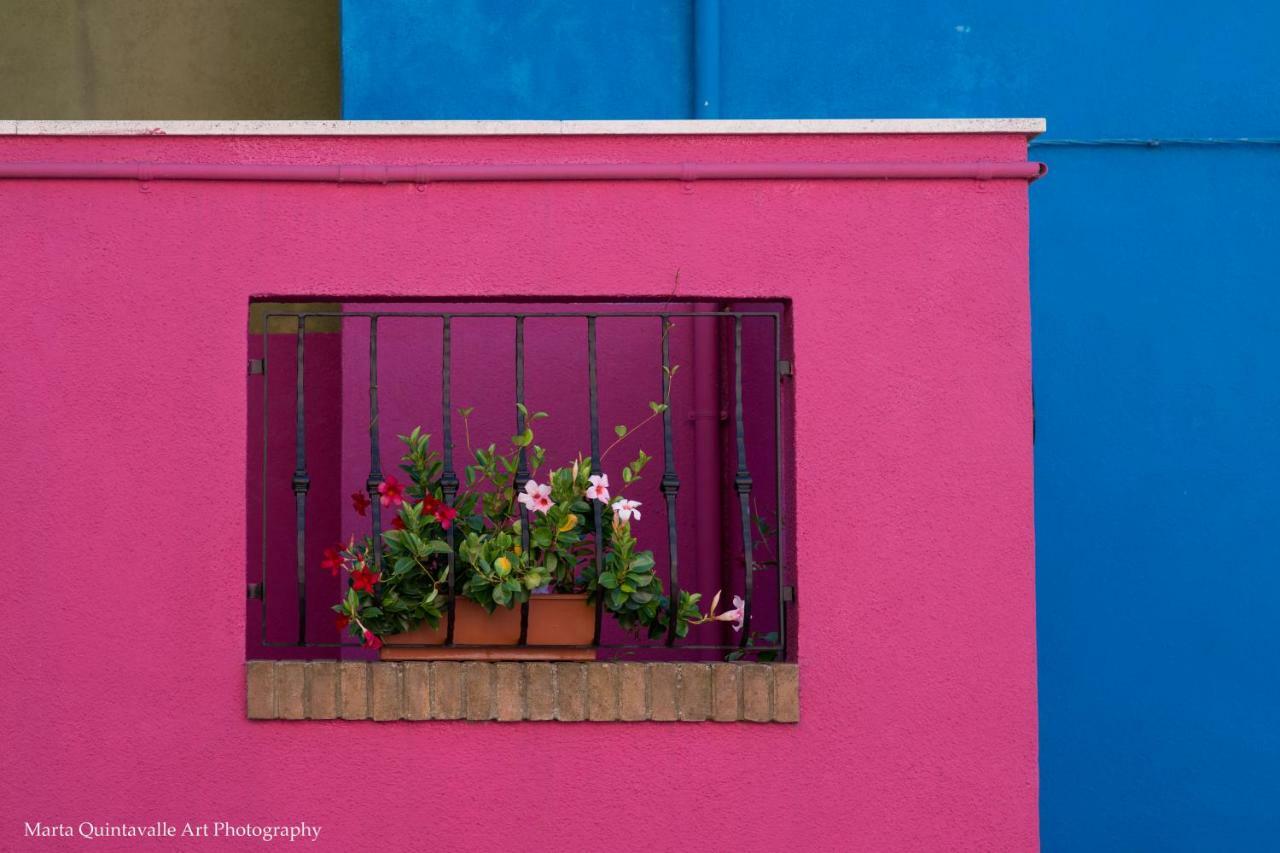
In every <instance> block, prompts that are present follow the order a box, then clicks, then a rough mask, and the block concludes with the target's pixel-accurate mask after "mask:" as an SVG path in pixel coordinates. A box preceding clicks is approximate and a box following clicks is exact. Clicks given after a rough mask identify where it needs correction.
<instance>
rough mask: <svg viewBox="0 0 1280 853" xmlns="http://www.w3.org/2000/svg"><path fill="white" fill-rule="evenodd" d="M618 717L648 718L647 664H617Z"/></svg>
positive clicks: (629, 718)
mask: <svg viewBox="0 0 1280 853" xmlns="http://www.w3.org/2000/svg"><path fill="white" fill-rule="evenodd" d="M618 669H619V678H618V718H619V719H622V720H647V719H649V665H648V664H644V663H623V664H618Z"/></svg>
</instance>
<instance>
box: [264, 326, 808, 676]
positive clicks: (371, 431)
mask: <svg viewBox="0 0 1280 853" xmlns="http://www.w3.org/2000/svg"><path fill="white" fill-rule="evenodd" d="M738 304H741V303H738ZM289 307H294V306H289ZM262 317H263V322H262V324H261V325H262V328H261V342H262V348H261V355H262V358H261V359H257V360H251V362H250V373H254V374H261V380H260V381H261V405H262V469H261V492H262V537H261V538H262V542H261V553H262V563H261V576H260V580H259V581H258V582H256V583H250V584H249V587H248V596H249V598H250V599H256V600H257V601H258V606H259V607H260V610H261V623H262V630H261V639H260V643H261V645H262V646H264V647H273V648H278V649H283V648H294V649H298V648H312V649H316V648H331V649H338V648H345V647H349V648H360V647H361V644H360V643H358V642H347V641H339V642H325V641H316V640H313V639H309V637H308V627H307V612H308V571H307V569H308V566H307V546H308V540H307V500H308V494H309V492H310V490H311V485H312V480H311V476H310V473H309V471H308V458H307V450H306V447H307V444H306V442H307V412H306V405H305V402H306V390H307V389H306V387H305V371H304V365H305V363H306V358H307V340H308V325H309V324H310V325H311V326H312V327H313V328H314V327H315V326H316V325H318V324H319V323H322V322H328V323H333V322H337V323H338V324H339V325H341V324H344V323H346V322H350V321H356V322H365V323H367V329H368V383H367V384H368V398H369V405H368V418H369V426H368V452H369V469H368V477H367V480H366V482H365V483H364V486H365V489H366V490H367V493H368V495H369V498H370V504H369V510H370V513H371V515H370V523H371V526H372V535H373V542H375V543H380V542H381V534H382V532H383V517H382V507H381V504H380V501H379V500H378V498H379V494H378V487H379V485H380V484H382V483H383V482H384V479H385V475H384V472H383V471H382V463H381V450H382V448H381V447H380V443H381V439H380V419H379V416H380V412H379V401H378V386H379V363H378V344H379V323H380V321H385V320H388V319H389V318H409V319H415V320H421V321H434V324H433V325H434V330H435V331H434V332H429V334H432V335H434V334H438V342H439V347H440V349H439V352H440V363H441V394H440V403H439V404H440V411H441V416H442V427H443V428H442V431H441V438H442V443H443V446H442V448H441V453H442V461H443V472H442V474H441V476H440V481H439V485H440V487H441V490H442V492H443V495H444V502H445V503H446V504H447V505H449V506H453V503H454V499H455V497H456V495H457V494H458V489H459V479H458V471H459V468H458V465H457V461H456V459H455V455H456V453H457V452H458V450H459V448H458V447H457V446H456V444H455V436H454V429H453V417H452V415H453V411H454V410H453V405H454V393H453V392H454V387H453V386H454V374H455V364H454V357H455V356H454V344H455V331H456V321H458V320H463V319H507V320H511V321H514V333H515V341H514V345H515V346H514V352H515V359H514V364H513V365H512V367H513V369H514V374H515V394H514V400H512V401H511V402H512V403H514V404H518V405H516V406H515V407H514V408H515V410H516V416H515V423H514V426H515V430H516V434H517V435H519V434H521V433H523V432H524V430H525V427H526V415H525V414H524V408H523V404H524V403H525V402H526V401H525V371H526V359H525V327H526V323H527V322H528V321H531V320H540V319H551V318H558V319H573V320H580V321H581V334H582V346H583V348H584V349H585V362H586V377H585V378H586V380H587V390H588V395H587V396H588V420H589V436H590V450H591V465H592V473H593V474H600V473H601V472H602V471H601V453H600V446H601V437H600V395H599V381H598V370H597V366H598V353H597V329H598V327H599V326H600V325H602V324H605V323H610V322H614V321H617V320H622V319H650V320H653V321H655V325H654V333H655V334H656V335H658V336H659V337H660V340H661V344H660V349H661V364H660V365H655V366H654V368H653V369H654V371H655V373H656V372H657V371H658V370H659V369H661V376H662V381H661V387H662V390H663V393H664V396H665V398H669V396H670V392H671V382H672V378H673V373H672V362H671V353H670V338H669V335H668V334H667V330H668V329H669V328H670V324H672V322H673V321H674V320H675V319H677V318H699V319H708V318H718V319H717V320H716V322H717V324H721V323H723V324H726V325H727V326H728V329H727V330H726V331H727V333H728V334H727V335H726V337H727V338H728V340H727V341H726V346H725V351H726V356H727V357H728V358H729V364H730V369H729V370H726V371H724V373H725V376H724V377H723V378H724V379H725V380H727V383H728V385H729V389H727V393H728V394H729V395H730V397H731V407H730V408H731V409H732V412H731V413H728V412H725V413H722V417H723V416H725V415H727V418H728V419H729V421H730V425H729V435H730V437H731V441H732V444H733V453H732V454H730V456H731V459H730V461H731V462H732V464H733V468H732V470H731V474H732V478H731V484H732V490H733V492H734V493H735V494H736V498H737V500H736V502H735V503H736V512H737V514H738V515H739V518H738V520H737V523H738V526H739V527H740V531H741V543H740V545H741V554H740V558H741V559H740V562H741V570H742V573H743V574H742V587H741V589H742V592H743V596H742V597H743V599H744V602H745V606H744V617H743V628H742V630H741V632H740V634H739V635H738V636H736V637H734V641H733V642H732V643H682V642H680V641H679V640H678V639H677V637H676V634H675V627H676V622H677V620H676V619H675V618H674V617H673V618H671V619H670V620H669V627H668V629H667V633H666V636H665V638H661V639H659V640H657V641H651V642H624V643H607V642H602V639H601V622H602V616H603V611H604V609H603V607H602V597H599V596H598V597H597V602H596V608H595V625H596V627H595V637H594V640H593V643H592V646H591V647H590V648H598V649H601V650H618V651H619V652H623V651H635V650H650V651H653V652H662V653H678V652H680V651H689V652H697V651H703V652H737V653H739V654H741V653H742V652H743V651H747V652H749V653H751V654H758V653H770V654H771V655H773V656H776V659H778V660H783V659H786V656H787V652H788V648H787V626H788V622H789V619H788V610H789V608H791V607H792V606H794V600H795V587H794V583H793V582H792V581H790V580H789V575H788V569H787V554H788V539H787V536H788V517H787V512H786V494H787V485H788V480H787V473H786V465H787V460H788V457H787V455H786V453H785V452H784V451H785V446H784V431H785V430H786V428H787V423H786V418H785V417H784V405H785V403H786V400H787V397H788V395H787V394H786V393H785V389H784V383H785V380H786V379H787V378H788V377H790V375H791V372H792V371H791V362H790V361H787V360H784V335H785V329H784V310H783V309H782V308H780V307H777V308H776V310H683V311H681V310H667V308H664V310H660V311H633V310H626V309H625V308H623V310H616V311H615V310H609V311H600V310H594V311H568V310H565V311H515V312H512V311H455V312H449V311H404V310H385V311H377V310H369V311H363V310H332V311H331V310H305V309H303V310H290V311H286V310H279V311H276V310H272V311H269V312H268V313H265V314H263V315H262ZM757 319H758V320H760V321H763V322H767V323H768V324H769V326H770V329H771V337H772V351H771V353H770V356H771V357H770V358H769V359H768V362H769V364H771V366H772V369H771V370H770V371H769V375H768V376H766V377H760V376H758V375H757V376H755V377H753V379H754V380H755V381H757V382H759V381H761V379H764V380H767V382H768V383H770V386H771V394H770V396H771V398H772V403H773V412H772V427H773V428H772V432H773V436H772V438H773V444H774V446H773V448H772V459H773V464H772V466H771V468H772V470H770V471H767V472H760V471H752V470H750V468H749V466H748V454H747V446H748V445H747V442H748V439H749V436H748V429H747V426H746V418H745V416H744V410H743V399H744V394H743V370H744V366H743V346H744V345H743V324H744V321H755V320H757ZM282 324H292V325H293V327H294V330H295V331H294V335H295V336H296V343H295V346H294V362H295V364H294V365H293V367H294V369H295V370H296V377H295V381H294V383H293V386H294V387H293V389H292V393H293V398H294V406H293V409H294V413H295V416H294V424H293V432H294V440H293V445H294V459H293V466H292V472H291V474H289V475H288V476H289V483H290V487H291V489H292V492H293V496H294V525H295V528H296V530H295V533H296V549H295V557H296V573H295V578H296V580H295V584H294V589H293V590H288V589H287V588H279V587H277V586H276V584H275V583H268V575H269V572H268V549H267V534H268V527H269V525H270V524H271V520H270V519H269V518H268V514H267V490H268V487H269V484H271V483H273V482H274V483H279V481H280V479H281V478H283V477H285V476H286V475H285V473H284V470H285V469H283V468H282V467H273V466H277V464H278V463H277V461H276V460H273V459H271V458H269V452H268V450H269V448H268V445H269V442H268V433H269V428H268V415H269V411H270V405H269V402H270V400H271V394H272V393H273V389H272V387H271V375H272V370H271V356H270V355H269V353H270V352H271V351H272V350H271V348H270V346H269V331H270V330H272V329H273V328H274V329H275V330H276V331H277V333H278V332H279V331H280V329H281V325H282ZM277 351H278V350H277ZM251 393H252V389H251ZM286 393H287V391H286ZM673 408H674V407H672V406H668V407H667V408H666V409H665V410H664V411H663V412H662V415H661V420H662V446H663V466H662V474H661V479H660V481H659V491H660V493H661V495H662V500H663V502H664V504H665V513H666V539H667V549H668V555H669V559H668V561H667V586H668V595H669V596H670V598H671V600H672V601H674V600H677V599H678V596H679V592H680V589H681V587H680V566H679V562H680V561H679V555H680V545H679V541H678V524H677V518H678V516H677V507H678V501H677V497H678V495H679V492H680V486H681V483H680V477H679V473H678V471H677V467H676V458H675V456H676V454H675V445H674V442H673V427H672V417H673V414H674V413H675V412H674V411H673ZM690 416H691V417H692V415H690ZM529 476H530V475H529V467H528V458H527V448H526V447H521V448H520V452H519V467H518V469H517V471H516V475H515V477H516V480H515V487H516V488H517V489H519V488H521V487H523V484H524V483H525V482H526V481H527V480H528V479H529ZM761 476H770V477H772V478H773V494H774V495H775V496H776V507H775V509H776V523H775V524H774V525H772V526H771V529H769V530H768V531H767V535H768V537H769V538H771V539H772V540H773V542H772V552H773V554H774V555H776V558H775V559H774V560H772V561H771V563H773V565H772V566H771V569H770V572H767V573H772V574H773V575H774V576H775V579H774V583H775V584H776V589H775V590H773V591H772V594H771V595H770V596H769V597H770V598H774V599H775V601H776V606H777V613H776V620H771V622H772V624H771V627H776V632H771V634H770V635H771V636H772V637H775V638H776V639H774V640H773V641H772V642H763V643H760V642H754V641H753V639H752V638H753V636H754V635H753V633H752V624H753V620H754V621H756V622H758V621H760V618H761V614H760V613H759V612H758V609H757V602H758V600H759V598H760V595H759V592H760V590H759V589H758V588H757V581H756V579H755V577H754V575H756V574H757V573H759V572H760V568H761V567H760V566H759V565H758V563H757V561H756V560H755V559H754V555H753V552H754V551H755V548H756V544H757V543H756V541H755V535H756V532H757V531H758V530H760V527H759V519H758V518H756V517H754V516H753V511H752V497H753V490H754V489H755V487H756V483H757V480H758V478H759V477H761ZM591 503H592V505H593V507H594V510H593V511H594V519H593V521H594V532H595V537H594V539H595V563H596V570H597V572H599V571H600V568H601V564H602V560H603V554H602V542H603V538H602V536H601V508H600V504H599V502H597V501H592V502H591ZM528 513H529V509H528V508H527V507H521V509H520V517H521V521H522V524H521V525H520V527H521V538H522V540H523V541H522V544H523V548H524V550H525V552H528V549H529V535H530V533H529V531H530V525H529V523H528ZM446 535H447V541H448V544H449V547H450V552H449V555H448V582H447V583H446V589H445V593H446V595H447V607H448V615H449V619H448V629H447V636H446V639H445V645H446V646H457V645H460V644H455V642H454V637H453V628H454V624H455V621H456V620H455V619H454V618H453V617H454V604H455V601H456V599H457V596H458V594H459V591H458V588H457V587H458V584H457V573H456V572H455V571H454V569H455V565H456V561H457V560H458V559H459V556H458V554H457V543H456V542H455V527H450V528H449V529H448V530H447V532H446ZM735 547H736V543H735ZM382 559H383V555H382V553H381V549H380V548H375V549H374V560H375V571H378V570H380V569H381V563H382ZM277 595H280V596H289V595H291V596H293V597H295V598H296V602H297V634H296V637H295V638H294V639H291V640H287V641H281V640H278V639H271V638H270V637H269V636H268V611H267V604H268V600H269V596H277ZM528 613H529V605H528V603H527V602H526V603H524V604H523V605H522V606H521V631H520V641H519V642H520V644H521V645H524V644H525V642H526V634H527V628H528ZM555 648H575V649H582V648H588V647H584V646H563V647H555ZM606 654H607V651H606ZM660 656H661V655H660Z"/></svg>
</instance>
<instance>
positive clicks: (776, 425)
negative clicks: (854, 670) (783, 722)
mask: <svg viewBox="0 0 1280 853" xmlns="http://www.w3.org/2000/svg"><path fill="white" fill-rule="evenodd" d="M773 363H774V369H773V435H774V446H773V453H774V461H775V463H776V470H775V472H774V494H775V496H776V498H775V500H776V505H777V507H778V518H777V523H776V524H774V534H775V535H776V539H775V542H776V545H775V547H776V549H777V569H778V646H779V647H780V649H781V650H780V651H779V652H778V660H780V661H785V660H786V659H787V602H786V598H785V596H784V595H783V592H784V587H785V586H786V584H787V572H786V566H787V552H786V526H787V504H786V490H785V489H784V488H783V485H782V478H783V476H784V470H785V469H784V468H783V460H782V446H783V445H782V315H781V314H776V315H774V318H773Z"/></svg>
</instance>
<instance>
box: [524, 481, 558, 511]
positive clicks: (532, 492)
mask: <svg viewBox="0 0 1280 853" xmlns="http://www.w3.org/2000/svg"><path fill="white" fill-rule="evenodd" d="M519 500H520V503H522V504H524V505H525V506H527V507H528V508H529V509H530V510H533V511H535V512H541V513H545V512H546V511H547V510H549V509H551V508H552V507H553V506H555V503H554V502H553V501H552V500H551V485H550V484H549V483H544V484H543V485H541V486H539V485H538V484H537V483H535V482H534V481H533V480H530V481H529V482H527V483H525V484H524V493H523V494H521V495H520V498H519Z"/></svg>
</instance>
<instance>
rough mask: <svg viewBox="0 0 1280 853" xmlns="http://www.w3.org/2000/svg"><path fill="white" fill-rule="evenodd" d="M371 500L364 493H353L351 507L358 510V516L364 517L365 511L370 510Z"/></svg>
mask: <svg viewBox="0 0 1280 853" xmlns="http://www.w3.org/2000/svg"><path fill="white" fill-rule="evenodd" d="M369 503H370V501H369V499H368V498H367V497H365V495H364V492H352V493H351V505H352V506H353V507H355V508H356V515H359V516H363V515H364V511H365V510H366V509H368V508H369Z"/></svg>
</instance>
